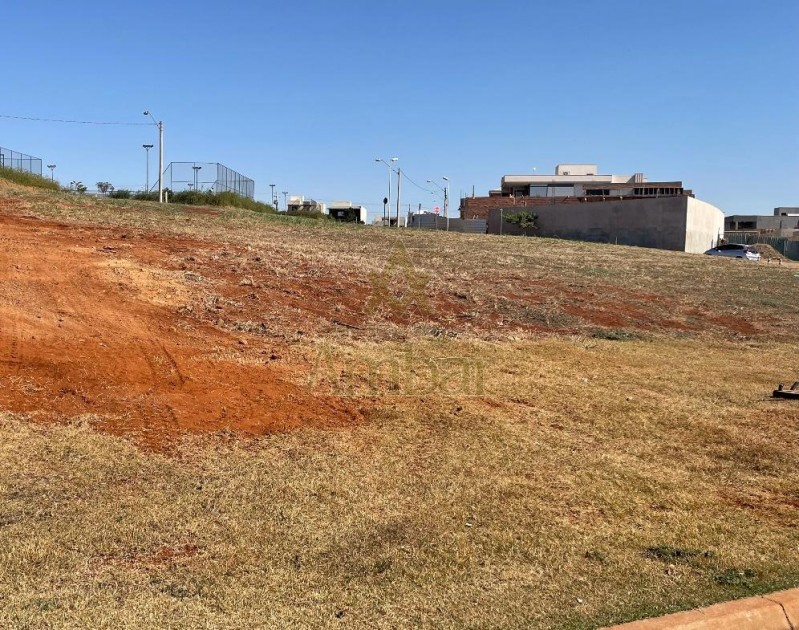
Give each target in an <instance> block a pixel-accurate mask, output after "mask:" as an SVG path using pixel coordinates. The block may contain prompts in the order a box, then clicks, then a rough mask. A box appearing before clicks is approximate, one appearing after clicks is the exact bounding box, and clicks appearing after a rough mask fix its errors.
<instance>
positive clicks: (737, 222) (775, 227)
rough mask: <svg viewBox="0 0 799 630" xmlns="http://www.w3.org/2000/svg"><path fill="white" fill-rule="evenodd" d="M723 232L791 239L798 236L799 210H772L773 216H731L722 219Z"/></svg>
mask: <svg viewBox="0 0 799 630" xmlns="http://www.w3.org/2000/svg"><path fill="white" fill-rule="evenodd" d="M724 232H725V233H732V232H754V233H757V234H762V235H769V236H780V237H786V238H792V237H794V236H797V235H799V208H774V214H773V215H760V214H733V215H730V216H728V217H726V218H725V219H724Z"/></svg>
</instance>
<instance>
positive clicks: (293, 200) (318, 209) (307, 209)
mask: <svg viewBox="0 0 799 630" xmlns="http://www.w3.org/2000/svg"><path fill="white" fill-rule="evenodd" d="M287 212H288V213H289V214H301V213H309V214H310V213H319V214H327V206H326V205H325V204H324V203H322V202H321V201H316V200H315V199H306V198H305V197H303V196H294V197H289V201H288V207H287Z"/></svg>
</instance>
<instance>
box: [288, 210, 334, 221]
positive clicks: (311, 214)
mask: <svg viewBox="0 0 799 630" xmlns="http://www.w3.org/2000/svg"><path fill="white" fill-rule="evenodd" d="M285 214H286V215H287V216H290V217H305V218H306V219H330V217H329V216H328V215H326V214H322V213H321V212H319V211H311V210H295V211H291V210H290V211H288V212H286V213H285Z"/></svg>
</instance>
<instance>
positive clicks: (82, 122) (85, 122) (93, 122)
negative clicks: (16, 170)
mask: <svg viewBox="0 0 799 630" xmlns="http://www.w3.org/2000/svg"><path fill="white" fill-rule="evenodd" d="M0 118H12V119H14V120H34V121H36V122H51V123H70V124H74V125H116V126H126V127H140V126H142V125H152V123H149V122H103V121H97V120H64V119H61V118H34V117H32V116H11V115H9V114H0Z"/></svg>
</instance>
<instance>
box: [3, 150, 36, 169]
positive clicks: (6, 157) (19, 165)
mask: <svg viewBox="0 0 799 630" xmlns="http://www.w3.org/2000/svg"><path fill="white" fill-rule="evenodd" d="M0 168H13V169H14V170H16V171H25V172H26V173H33V174H35V175H41V174H42V160H41V158H37V157H33V156H32V155H28V154H26V153H20V152H19V151H13V150H11V149H6V148H5V147H0Z"/></svg>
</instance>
